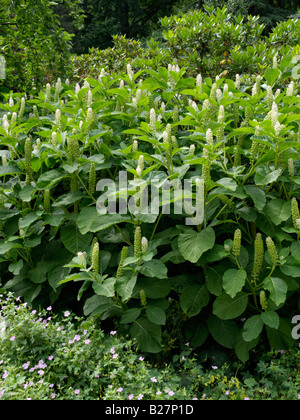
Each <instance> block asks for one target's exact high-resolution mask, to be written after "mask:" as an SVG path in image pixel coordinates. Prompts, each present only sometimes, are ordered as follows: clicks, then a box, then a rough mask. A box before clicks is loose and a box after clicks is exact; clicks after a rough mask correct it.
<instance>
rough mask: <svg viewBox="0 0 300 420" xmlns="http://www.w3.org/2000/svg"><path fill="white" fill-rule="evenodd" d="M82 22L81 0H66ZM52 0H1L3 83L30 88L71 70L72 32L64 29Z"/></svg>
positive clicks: (0, 42)
mask: <svg viewBox="0 0 300 420" xmlns="http://www.w3.org/2000/svg"><path fill="white" fill-rule="evenodd" d="M63 2H64V4H65V5H66V7H68V10H69V12H70V13H71V15H72V16H74V21H75V22H77V24H79V23H80V16H81V15H80V14H79V13H78V3H79V2H78V1H75V2H74V1H69V0H63ZM51 5H52V4H51V2H49V0H39V1H38V2H36V1H33V0H26V1H24V0H2V1H1V4H0V54H1V55H2V56H3V57H4V58H5V60H6V78H5V79H4V80H1V79H0V86H1V85H2V86H3V85H4V86H5V87H7V88H8V89H13V90H16V89H18V90H20V91H26V92H31V91H32V90H33V89H39V88H41V87H42V86H43V85H44V84H45V81H47V80H50V79H53V78H54V79H56V78H57V77H58V76H62V75H65V74H67V73H70V72H71V67H70V51H71V42H70V41H71V38H72V37H71V35H70V34H68V33H67V32H66V31H64V30H63V29H62V28H61V26H60V23H59V20H58V16H57V15H55V14H54V13H53V10H52V8H51Z"/></svg>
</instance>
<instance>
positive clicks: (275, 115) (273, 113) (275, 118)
mask: <svg viewBox="0 0 300 420" xmlns="http://www.w3.org/2000/svg"><path fill="white" fill-rule="evenodd" d="M271 121H272V125H273V127H275V125H276V124H277V123H278V106H277V104H276V102H273V105H272V110H271Z"/></svg>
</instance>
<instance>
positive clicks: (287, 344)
mask: <svg viewBox="0 0 300 420" xmlns="http://www.w3.org/2000/svg"><path fill="white" fill-rule="evenodd" d="M292 328H293V326H292V325H291V322H290V320H288V319H284V318H280V323H279V327H278V328H277V329H274V328H270V327H269V326H267V327H266V329H267V335H268V339H269V342H270V345H271V346H272V348H274V349H276V350H290V349H294V348H295V340H294V338H293V337H292Z"/></svg>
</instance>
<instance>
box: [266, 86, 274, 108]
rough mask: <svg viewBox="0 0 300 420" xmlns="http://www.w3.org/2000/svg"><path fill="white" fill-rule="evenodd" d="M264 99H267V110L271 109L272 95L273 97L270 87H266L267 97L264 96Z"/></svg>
mask: <svg viewBox="0 0 300 420" xmlns="http://www.w3.org/2000/svg"><path fill="white" fill-rule="evenodd" d="M266 99H267V101H268V105H269V108H271V107H272V105H273V102H274V95H273V89H272V86H268V87H267V95H266Z"/></svg>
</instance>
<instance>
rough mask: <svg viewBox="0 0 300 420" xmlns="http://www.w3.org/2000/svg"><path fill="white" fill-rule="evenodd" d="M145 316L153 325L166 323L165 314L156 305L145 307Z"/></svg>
mask: <svg viewBox="0 0 300 420" xmlns="http://www.w3.org/2000/svg"><path fill="white" fill-rule="evenodd" d="M146 316H147V318H148V319H149V321H151V322H153V324H155V325H165V323H166V314H165V312H164V311H163V310H162V309H161V308H159V307H158V306H149V307H148V308H146Z"/></svg>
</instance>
